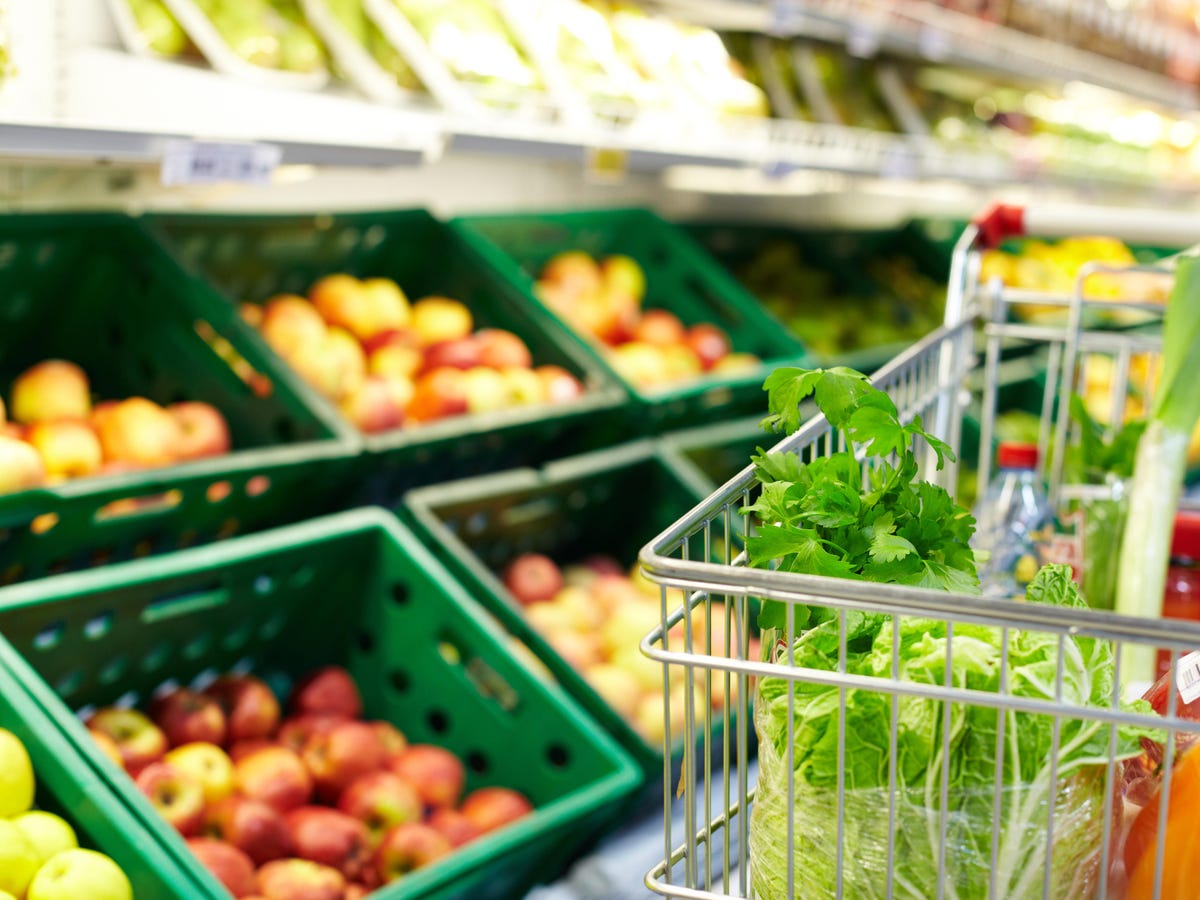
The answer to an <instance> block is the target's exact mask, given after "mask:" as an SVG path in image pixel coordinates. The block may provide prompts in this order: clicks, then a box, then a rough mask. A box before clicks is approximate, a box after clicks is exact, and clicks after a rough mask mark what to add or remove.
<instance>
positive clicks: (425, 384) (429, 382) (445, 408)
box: [407, 369, 468, 422]
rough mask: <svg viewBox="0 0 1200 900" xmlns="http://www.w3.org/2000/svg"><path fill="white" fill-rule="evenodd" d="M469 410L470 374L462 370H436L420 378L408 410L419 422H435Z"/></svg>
mask: <svg viewBox="0 0 1200 900" xmlns="http://www.w3.org/2000/svg"><path fill="white" fill-rule="evenodd" d="M467 409H468V400H467V381H466V373H465V372H463V371H462V370H461V369H434V370H433V371H432V372H426V373H425V374H424V375H421V376H420V377H419V378H418V379H417V382H416V386H415V389H414V391H413V398H412V400H411V401H410V402H409V404H408V410H407V412H408V417H409V418H410V419H413V420H415V421H417V422H432V421H434V420H435V419H444V418H447V417H449V416H461V415H462V414H463V413H465V412H466V411H467Z"/></svg>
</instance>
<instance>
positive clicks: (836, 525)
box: [746, 367, 979, 628]
mask: <svg viewBox="0 0 1200 900" xmlns="http://www.w3.org/2000/svg"><path fill="white" fill-rule="evenodd" d="M763 388H764V390H766V391H767V392H768V399H769V408H770V412H771V415H769V416H768V417H767V418H766V419H764V420H763V427H764V428H766V429H768V430H772V431H787V432H793V431H795V430H796V429H797V428H799V427H800V402H801V401H802V400H804V399H806V398H807V397H809V396H813V397H814V399H815V400H816V404H817V406H818V408H819V409H820V410H821V412H822V413H824V415H825V418H826V419H828V421H829V423H830V425H831V426H832V427H833V428H834V429H835V430H836V431H837V432H838V433H839V434H841V435H842V437H843V438H844V440H845V444H846V447H847V448H848V449H847V450H844V451H842V452H839V453H834V454H833V455H832V456H825V457H821V458H818V459H816V460H814V461H813V462H810V463H805V462H803V461H802V460H801V459H800V457H799V456H798V455H797V454H796V453H791V452H789V453H767V452H764V451H762V450H761V449H760V450H759V451H758V453H757V454H756V455H755V456H754V457H753V462H754V468H755V474H756V475H757V477H758V481H759V483H760V484H761V485H762V489H761V491H760V493H759V496H758V498H757V500H756V501H755V502H754V503H753V504H751V505H750V506H748V507H747V511H748V512H751V513H753V514H755V516H756V517H757V519H758V528H757V533H756V534H755V535H754V536H752V537H750V538H749V539H748V540H747V542H746V549H747V553H748V555H749V558H750V564H751V565H753V566H757V567H759V568H769V567H772V566H774V564H775V563H776V562H777V563H778V566H777V567H778V568H779V569H781V570H783V571H787V572H800V573H804V574H808V575H827V576H832V577H835V578H855V579H859V580H862V581H875V582H882V583H886V584H904V585H912V586H916V587H925V588H934V589H938V590H947V591H959V592H965V593H971V594H977V593H979V578H978V576H977V575H976V572H975V557H974V554H973V553H972V552H971V548H970V547H969V546H968V542H969V541H970V539H971V535H972V534H973V533H974V531H975V520H974V519H973V518H972V517H971V515H970V514H969V513H968V512H967V511H966V510H965V509H963V508H962V507H961V506H958V505H957V504H956V503H955V502H954V500H953V499H952V498H951V496H950V495H949V494H948V493H947V492H946V491H945V490H944V489H942V488H940V487H938V486H937V485H935V484H931V483H929V482H926V481H921V480H918V478H917V458H916V455H915V454H914V451H913V444H914V442H915V441H916V440H917V439H918V438H919V439H920V440H922V441H924V442H925V443H926V444H927V445H928V446H929V447H930V448H932V450H933V451H934V453H935V454H936V455H937V460H938V468H939V469H940V468H941V467H942V466H943V465H944V463H945V460H946V459H950V460H953V459H954V454H953V453H952V451H951V450H950V447H949V446H948V445H947V444H945V443H944V442H943V441H941V440H939V439H938V438H936V437H934V436H933V435H931V434H929V433H928V432H927V431H925V429H924V427H923V426H922V424H921V419H920V417H919V416H918V417H915V418H914V419H913V420H912V421H911V422H909V423H908V424H904V423H903V422H901V421H900V416H899V413H898V412H897V410H896V405H895V404H894V403H893V402H892V400H891V398H890V397H888V395H887V394H885V393H884V392H883V391H880V390H878V389H876V388H874V387H872V386H871V384H870V382H869V380H868V379H867V376H865V375H863V374H862V373H861V372H856V371H854V370H853V369H847V368H841V367H839V368H833V369H815V370H807V369H794V368H782V369H777V370H776V371H775V372H773V373H772V374H771V375H770V377H768V378H767V380H766V382H765V383H764V385H763ZM856 452H857V453H860V454H861V455H862V456H863V457H866V458H874V459H875V460H877V462H875V463H874V465H872V466H871V467H870V469H869V470H868V474H867V477H866V479H865V480H864V478H863V466H862V463H861V462H860V461H859V458H858V457H857V456H856ZM783 617H784V606H783V604H780V603H776V602H767V603H765V604H764V607H763V614H762V616H761V617H760V623H759V624H760V626H761V627H764V628H767V627H782V626H783V624H784V618H783ZM801 624H802V623H800V622H799V621H797V625H798V626H800V625H801Z"/></svg>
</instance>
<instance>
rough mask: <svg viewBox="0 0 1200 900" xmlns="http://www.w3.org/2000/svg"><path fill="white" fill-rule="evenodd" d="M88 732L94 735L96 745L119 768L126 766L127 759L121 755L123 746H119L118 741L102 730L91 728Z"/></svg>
mask: <svg viewBox="0 0 1200 900" xmlns="http://www.w3.org/2000/svg"><path fill="white" fill-rule="evenodd" d="M88 734H90V735H91V736H92V740H93V741H95V742H96V746H97V747H99V748H100V752H101V753H103V754H104V755H105V756H107V757H108V758H109V759H111V760H112V761H113V763H114V764H115V765H116V766H117V768H119V769H124V768H125V760H124V759H123V758H122V757H121V748H120V747H118V746H117V742H116V741H114V740H113V739H112V738H110V737H109V736H108V735H107V734H105V733H104V732H102V731H96V730H95V729H92V728H89V729H88Z"/></svg>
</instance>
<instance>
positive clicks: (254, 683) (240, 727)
mask: <svg viewBox="0 0 1200 900" xmlns="http://www.w3.org/2000/svg"><path fill="white" fill-rule="evenodd" d="M204 694H205V696H207V697H211V698H212V699H213V700H215V701H216V703H217V706H219V707H220V708H221V712H223V713H224V714H225V721H226V723H227V724H228V726H229V740H231V741H244V740H247V739H249V738H266V737H270V736H271V735H272V734H273V733H274V731H275V729H276V727H278V725H279V701H278V700H276V699H275V693H274V692H273V691H272V690H271V689H270V688H269V687H267V685H266V683H265V682H263V681H260V680H259V679H257V678H255V677H254V676H253V675H226V676H224V677H222V678H218V679H217V680H216V681H214V682H213V683H212V684H210V685H209V686H208V687H206V688H205V689H204Z"/></svg>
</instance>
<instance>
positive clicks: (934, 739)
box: [750, 566, 1148, 900]
mask: <svg viewBox="0 0 1200 900" xmlns="http://www.w3.org/2000/svg"><path fill="white" fill-rule="evenodd" d="M1027 597H1028V599H1029V600H1030V601H1031V602H1043V603H1055V604H1061V605H1067V606H1071V607H1083V606H1084V603H1083V600H1082V599H1081V598H1080V596H1079V594H1078V591H1077V590H1076V587H1075V585H1074V583H1073V582H1072V581H1071V572H1070V569H1069V568H1068V567H1066V566H1047V567H1045V568H1044V569H1043V570H1042V572H1041V573H1040V574H1039V575H1038V577H1037V579H1035V581H1034V582H1033V583H1032V584H1031V585H1030V586H1029V590H1028V593H1027ZM808 612H809V615H810V623H812V622H813V621H815V622H816V624H815V625H814V626H813V627H810V628H808V629H807V630H803V631H802V633H801V635H800V637H798V638H797V639H796V641H795V644H794V650H795V656H794V661H795V665H797V666H804V667H809V668H815V669H821V670H826V671H836V669H837V662H838V622H837V619H836V618H831V617H830V614H829V613H828V611H825V610H815V609H814V610H809V611H808ZM822 619H823V620H824V621H822ZM892 622H893V620H892V617H891V616H889V615H882V614H872V613H862V612H848V613H847V614H846V646H847V658H846V670H847V672H848V673H850V674H855V675H868V676H873V677H880V678H889V677H890V676H891V673H892ZM899 627H900V659H899V673H900V679H901V680H903V681H911V682H917V683H924V684H936V685H942V684H944V683H945V668H946V654H947V647H948V646H949V647H950V648H951V659H952V679H953V684H954V685H955V686H956V687H960V688H967V689H971V690H978V691H987V692H997V691H999V689H1000V676H1001V652H1002V648H1001V632H1000V630H999V629H996V628H991V627H987V626H980V625H970V624H965V623H959V624H956V625H955V626H954V630H953V637H952V638H950V639H948V638H947V630H946V623H945V622H944V621H938V620H932V619H919V618H902V619H900V625H899ZM775 652H776V661H777V662H783V661H784V660H785V649H784V647H783V646H782V642H779V644H777V649H776V651H775ZM1063 652H1064V658H1063V661H1062V664H1063V684H1062V699H1063V701H1064V702H1066V703H1069V704H1073V705H1079V706H1097V707H1099V706H1104V707H1107V706H1109V705H1110V704H1111V700H1112V696H1113V677H1114V656H1113V651H1112V647H1111V645H1110V644H1108V643H1107V642H1105V641H1100V640H1096V639H1093V638H1088V637H1083V636H1070V637H1067V638H1066V639H1065V640H1064V642H1063ZM1057 664H1058V639H1057V637H1056V636H1054V635H1052V634H1046V633H1038V632H1032V631H1019V630H1010V631H1009V633H1008V683H1007V689H1008V690H1009V691H1010V692H1011V693H1012V694H1014V695H1016V696H1019V697H1028V698H1039V699H1045V700H1053V699H1054V696H1055V674H1056V668H1057ZM787 684H788V682H787V681H786V680H785V679H781V678H770V677H767V678H762V679H760V680H759V682H758V686H757V693H756V697H755V704H754V715H755V724H756V727H757V730H758V735H759V751H758V759H759V779H758V788H757V792H756V795H755V799H754V806H753V810H752V813H751V824H750V860H751V869H750V871H751V878H752V880H753V889H754V896H755V897H758V898H759V900H777V898H784V897H786V894H787V846H788V840H787V837H788V836H787V770H786V759H787V757H786V751H787V712H788V709H787V703H788V698H787ZM1138 708H1139V709H1142V710H1143V711H1147V710H1148V707H1145V705H1144V704H1139V707H1138ZM898 709H899V713H898V721H897V743H896V748H897V750H896V760H895V777H896V785H897V790H896V794H895V845H894V851H893V865H892V868H891V877H892V880H893V896H895V897H897V898H914V900H915V898H922V900H923V898H927V897H934V896H937V890H938V881H939V858H940V855H941V852H942V840H941V827H942V818H943V817H942V808H941V784H942V774H943V772H948V788H949V790H948V803H947V809H946V811H945V813H946V814H945V819H946V844H945V872H944V885H945V887H944V896H945V897H947V898H949V900H975V898H986V897H989V896H990V894H989V891H990V880H991V877H992V873H993V864H992V843H993V839H994V838H995V839H996V840H997V841H998V845H997V853H996V860H995V866H994V869H995V879H996V893H995V895H994V896H996V897H998V898H1026V897H1041V896H1042V895H1043V894H1042V888H1043V877H1044V873H1045V866H1046V855H1047V852H1049V853H1050V854H1051V860H1050V866H1051V890H1050V894H1049V896H1051V897H1054V898H1076V897H1079V898H1083V897H1094V896H1096V892H1097V883H1098V877H1099V862H1100V849H1101V848H1100V843H1101V840H1102V835H1103V827H1104V823H1103V814H1104V780H1105V763H1106V761H1107V759H1108V755H1109V734H1110V732H1109V726H1108V725H1106V724H1103V723H1100V722H1094V721H1083V720H1079V719H1074V720H1072V719H1065V718H1064V719H1063V720H1062V721H1061V728H1060V733H1059V742H1060V743H1059V751H1058V758H1057V772H1056V773H1054V778H1053V780H1052V772H1051V768H1052V761H1051V748H1052V740H1053V726H1054V719H1053V717H1051V716H1046V715H1035V714H1031V713H1024V712H1015V711H1011V710H1004V711H998V710H996V709H991V708H987V707H983V706H971V705H966V704H952V706H951V715H950V735H949V754H948V755H944V754H943V737H944V735H943V727H944V723H945V719H944V716H945V706H944V704H943V703H942V702H940V701H937V700H931V699H927V698H922V697H906V696H901V697H900V698H899V706H898ZM794 710H795V730H794V764H795V795H794V796H795V813H794V828H795V832H794V841H793V843H792V851H793V859H794V892H793V895H794V896H795V897H800V898H804V900H818V898H824V897H833V896H836V890H837V864H836V859H837V857H836V851H837V822H838V793H837V777H838V718H839V696H838V689H837V688H836V687H830V686H825V685H817V684H805V683H800V682H797V683H795V687H794ZM891 714H892V709H891V696H890V695H888V694H885V693H877V692H870V691H861V690H851V691H848V692H847V695H846V722H845V791H844V794H843V796H844V823H845V833H844V843H843V853H844V867H843V879H844V880H843V895H844V896H846V897H853V898H876V897H879V898H883V897H886V896H887V895H888V879H889V869H888V836H889V816H888V811H889V788H888V785H889V746H890V728H891ZM1001 715H1003V716H1004V717H1005V726H1004V727H1005V733H1004V759H1003V769H1002V780H1001V787H1000V810H999V816H998V817H997V816H996V811H995V800H996V790H995V786H996V781H995V780H996V756H997V732H998V723H999V717H1000V716H1001ZM1140 734H1141V732H1140V731H1138V730H1136V729H1124V728H1123V729H1121V730H1119V732H1118V740H1117V752H1116V758H1117V759H1124V758H1128V757H1131V756H1136V755H1137V754H1138V753H1139V752H1140V747H1139V743H1138V738H1139V736H1140ZM1052 806H1053V810H1054V815H1053V843H1052V845H1049V846H1048V841H1047V831H1048V827H1049V821H1050V810H1051V807H1052ZM996 829H999V831H998V833H995V830H996Z"/></svg>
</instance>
